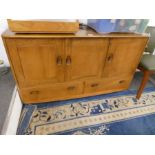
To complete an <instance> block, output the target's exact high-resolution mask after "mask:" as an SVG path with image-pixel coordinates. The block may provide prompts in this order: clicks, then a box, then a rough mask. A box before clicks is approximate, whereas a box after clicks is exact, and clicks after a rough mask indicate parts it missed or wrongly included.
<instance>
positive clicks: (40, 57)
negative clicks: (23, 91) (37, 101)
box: [6, 39, 65, 87]
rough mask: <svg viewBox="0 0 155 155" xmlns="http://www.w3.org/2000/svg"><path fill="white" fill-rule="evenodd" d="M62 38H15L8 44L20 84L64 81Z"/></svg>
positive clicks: (7, 42)
mask: <svg viewBox="0 0 155 155" xmlns="http://www.w3.org/2000/svg"><path fill="white" fill-rule="evenodd" d="M63 43H64V42H63V40H62V39H14V40H9V39H8V40H7V41H6V45H7V47H8V51H9V54H10V57H11V59H12V63H13V66H14V67H15V68H16V76H17V79H18V80H19V83H20V86H23V87H24V86H25V87H27V86H33V85H37V84H43V83H46V82H49V83H56V82H63V81H64V60H63V58H64V54H65V53H64V45H63Z"/></svg>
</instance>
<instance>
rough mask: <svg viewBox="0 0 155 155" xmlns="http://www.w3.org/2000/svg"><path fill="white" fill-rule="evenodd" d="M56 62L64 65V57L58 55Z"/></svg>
mask: <svg viewBox="0 0 155 155" xmlns="http://www.w3.org/2000/svg"><path fill="white" fill-rule="evenodd" d="M56 63H57V65H62V58H61V56H58V57H57V60H56Z"/></svg>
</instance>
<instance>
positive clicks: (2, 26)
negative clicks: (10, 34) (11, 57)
mask: <svg viewBox="0 0 155 155" xmlns="http://www.w3.org/2000/svg"><path fill="white" fill-rule="evenodd" d="M79 21H80V22H82V23H84V24H86V23H87V20H86V19H80V20H79ZM149 26H155V19H151V20H150V22H149ZM7 28H8V25H7V20H6V19H0V35H1V34H2V32H4V31H5V30H6V29H7ZM0 59H2V60H4V63H5V65H6V66H9V61H8V58H7V55H6V52H5V49H4V46H3V42H2V39H1V37H0Z"/></svg>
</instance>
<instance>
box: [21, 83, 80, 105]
mask: <svg viewBox="0 0 155 155" xmlns="http://www.w3.org/2000/svg"><path fill="white" fill-rule="evenodd" d="M82 93H83V83H82V82H71V83H70V82H69V83H61V84H53V85H43V86H36V87H30V88H25V89H22V90H21V95H22V96H24V98H23V101H24V102H25V103H36V102H47V101H50V100H60V99H61V98H69V97H70V98H73V97H74V96H75V95H82Z"/></svg>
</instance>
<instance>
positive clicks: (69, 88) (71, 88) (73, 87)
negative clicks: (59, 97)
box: [67, 86, 76, 90]
mask: <svg viewBox="0 0 155 155" xmlns="http://www.w3.org/2000/svg"><path fill="white" fill-rule="evenodd" d="M75 88H76V87H75V86H70V87H68V88H67V89H68V90H74V89H75Z"/></svg>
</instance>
